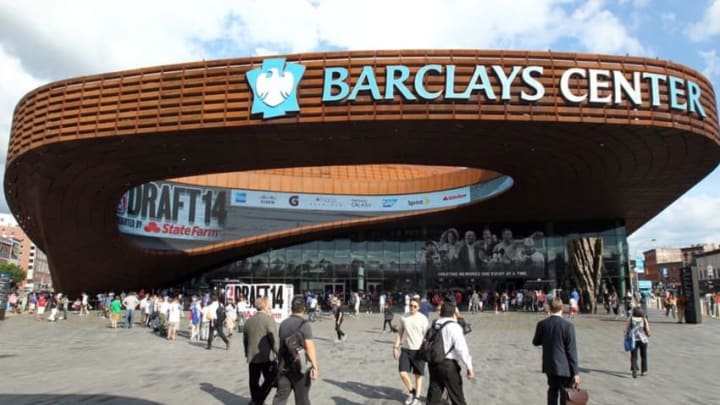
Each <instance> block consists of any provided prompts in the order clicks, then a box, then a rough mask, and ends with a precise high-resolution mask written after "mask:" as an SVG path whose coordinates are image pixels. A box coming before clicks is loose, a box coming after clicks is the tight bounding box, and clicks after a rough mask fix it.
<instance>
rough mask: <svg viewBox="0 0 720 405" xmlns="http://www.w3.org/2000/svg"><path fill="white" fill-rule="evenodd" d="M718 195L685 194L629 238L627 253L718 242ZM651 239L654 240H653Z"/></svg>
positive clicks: (719, 231) (719, 238)
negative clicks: (628, 250)
mask: <svg viewBox="0 0 720 405" xmlns="http://www.w3.org/2000/svg"><path fill="white" fill-rule="evenodd" d="M718 213H720V197H713V196H709V195H705V194H701V195H694V196H691V195H686V196H683V197H681V198H680V199H679V200H677V201H676V202H675V203H674V204H672V205H671V206H669V207H668V208H666V209H665V210H664V211H663V212H662V213H661V214H659V215H658V216H656V217H655V218H653V219H652V220H651V221H650V222H648V223H647V224H645V225H644V226H643V227H642V228H640V229H639V230H638V231H637V232H635V233H633V235H632V236H631V237H630V238H629V240H628V241H629V243H630V255H631V257H634V253H637V252H638V251H643V250H649V249H653V248H660V247H685V246H690V245H693V244H698V243H713V244H720V215H718ZM653 239H654V241H653Z"/></svg>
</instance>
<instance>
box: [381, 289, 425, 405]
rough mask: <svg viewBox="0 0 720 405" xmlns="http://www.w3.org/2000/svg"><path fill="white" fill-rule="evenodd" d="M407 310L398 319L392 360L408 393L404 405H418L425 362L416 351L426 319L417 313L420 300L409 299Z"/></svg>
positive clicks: (422, 335) (422, 336) (423, 334)
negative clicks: (413, 378) (396, 365)
mask: <svg viewBox="0 0 720 405" xmlns="http://www.w3.org/2000/svg"><path fill="white" fill-rule="evenodd" d="M408 308H409V311H408V313H406V314H405V315H404V316H403V317H402V318H401V319H400V326H399V327H398V331H397V334H396V335H395V342H394V344H393V358H395V360H398V371H399V373H400V380H401V381H402V383H403V385H405V388H406V389H407V391H408V397H407V399H406V400H405V404H406V405H418V404H420V400H419V399H418V398H419V397H420V393H421V392H422V380H423V374H425V361H424V360H422V359H421V358H420V356H419V355H418V350H419V349H420V346H422V342H423V338H424V337H425V331H426V330H427V328H428V319H427V318H426V317H425V316H424V315H423V314H421V313H420V312H419V309H420V300H418V299H415V298H413V299H411V300H410V301H409V303H408ZM386 310H387V309H386ZM410 373H412V374H413V375H414V377H415V381H414V382H413V381H412V380H411V378H410Z"/></svg>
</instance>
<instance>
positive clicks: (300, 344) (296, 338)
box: [280, 319, 311, 374]
mask: <svg viewBox="0 0 720 405" xmlns="http://www.w3.org/2000/svg"><path fill="white" fill-rule="evenodd" d="M305 323H307V321H306V320H304V319H303V321H302V322H300V325H299V326H298V328H297V330H296V331H295V332H293V333H291V334H290V335H289V336H288V337H286V338H285V339H283V345H282V347H281V348H280V352H281V362H282V364H281V366H280V369H281V370H282V371H284V372H288V371H295V372H298V373H300V374H305V373H307V372H308V371H310V367H311V364H310V362H309V361H308V359H307V354H306V353H305V336H304V335H303V333H302V331H301V329H302V327H303V325H305Z"/></svg>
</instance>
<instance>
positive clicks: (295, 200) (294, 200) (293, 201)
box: [288, 195, 300, 207]
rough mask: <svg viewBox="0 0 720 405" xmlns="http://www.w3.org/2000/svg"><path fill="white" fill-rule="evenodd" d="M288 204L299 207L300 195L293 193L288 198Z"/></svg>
mask: <svg viewBox="0 0 720 405" xmlns="http://www.w3.org/2000/svg"><path fill="white" fill-rule="evenodd" d="M288 204H290V205H291V206H293V207H297V206H298V204H300V197H298V196H296V195H291V196H290V198H288Z"/></svg>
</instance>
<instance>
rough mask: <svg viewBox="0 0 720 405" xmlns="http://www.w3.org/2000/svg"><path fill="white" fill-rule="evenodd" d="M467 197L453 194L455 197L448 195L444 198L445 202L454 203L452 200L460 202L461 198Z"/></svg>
mask: <svg viewBox="0 0 720 405" xmlns="http://www.w3.org/2000/svg"><path fill="white" fill-rule="evenodd" d="M465 197H467V194H453V195H446V196H445V197H443V201H452V200H459V199H461V198H465Z"/></svg>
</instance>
